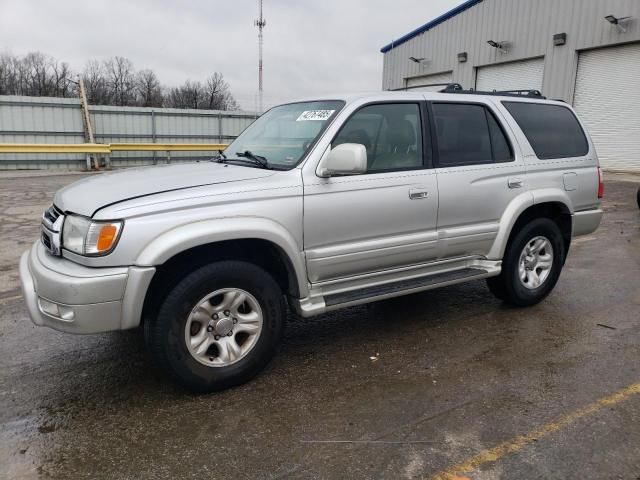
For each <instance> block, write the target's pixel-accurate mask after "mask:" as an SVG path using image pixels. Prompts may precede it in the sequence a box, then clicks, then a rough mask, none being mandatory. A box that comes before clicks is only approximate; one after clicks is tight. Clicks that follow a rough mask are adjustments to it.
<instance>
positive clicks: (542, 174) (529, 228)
mask: <svg viewBox="0 0 640 480" xmlns="http://www.w3.org/2000/svg"><path fill="white" fill-rule="evenodd" d="M447 90H449V89H447ZM602 194H603V184H602V178H601V172H600V169H599V166H598V159H597V156H596V152H595V149H594V147H593V144H592V142H591V141H590V139H589V137H588V136H587V134H586V133H585V131H584V128H583V126H582V125H581V123H580V121H579V120H578V118H577V117H576V115H575V113H574V111H573V110H572V109H571V107H570V106H569V105H567V104H565V103H563V102H561V101H550V100H546V99H544V97H542V96H541V95H540V94H539V92H509V93H500V92H491V93H485V94H482V93H481V92H470V91H467V92H465V91H451V92H450V93H436V92H434V93H427V92H422V93H420V92H384V93H376V94H366V95H365V94H362V95H350V96H331V97H327V98H321V99H315V100H310V101H302V102H296V103H289V104H286V105H280V106H277V107H274V108H272V109H271V110H269V111H267V112H266V113H265V114H264V115H262V116H261V117H260V118H258V119H257V120H256V121H255V122H254V123H253V124H252V125H250V126H249V127H248V128H247V129H246V130H245V131H244V132H243V133H242V134H241V135H240V136H239V137H238V138H237V139H236V140H234V141H233V142H232V143H231V144H230V145H229V146H228V147H227V148H226V150H224V152H222V153H221V155H220V157H218V158H216V159H212V160H211V161H207V162H199V163H190V164H174V165H162V166H156V167H149V168H139V169H131V170H126V171H121V172H112V173H105V174H101V175H95V176H91V177H89V178H86V179H84V180H81V181H79V182H76V183H74V184H71V185H70V186H68V187H66V188H63V189H62V190H60V191H59V192H57V193H56V195H55V198H54V201H53V205H52V206H51V207H50V208H49V209H48V210H47V211H46V212H45V213H44V215H43V218H42V229H41V238H40V239H39V240H38V241H37V242H36V243H35V244H34V245H33V247H32V248H31V250H30V251H28V252H25V253H24V255H23V256H22V258H21V261H20V275H21V280H22V287H23V293H24V298H25V301H26V304H27V307H28V310H29V314H30V316H31V318H32V320H33V322H34V323H35V324H36V325H43V326H48V327H51V328H54V329H56V330H61V331H64V332H70V333H96V332H105V331H110V330H124V329H131V328H135V327H138V326H141V325H142V326H143V328H144V334H145V340H146V343H147V345H148V348H149V350H150V351H151V352H152V354H153V356H154V357H155V358H156V359H157V361H158V362H159V364H160V365H161V366H162V367H164V369H165V370H166V371H167V372H168V373H169V374H170V375H171V376H172V377H173V378H174V379H176V380H178V381H179V382H180V383H182V384H183V385H184V386H186V387H188V388H190V389H193V390H197V391H211V390H217V389H221V388H226V387H229V386H232V385H237V384H239V383H242V382H245V381H247V380H248V379H249V378H251V377H252V376H253V375H255V374H256V373H258V372H259V371H260V370H261V369H262V368H263V367H264V366H265V365H266V364H267V362H268V361H269V360H270V358H271V357H272V355H273V353H274V350H275V347H276V344H277V342H278V339H279V338H280V336H281V334H282V330H283V324H284V321H285V312H286V306H287V304H288V306H289V307H291V308H292V309H293V310H295V311H296V312H297V313H298V314H299V315H301V316H303V317H310V316H313V315H318V314H321V313H324V312H327V311H330V310H335V309H339V308H344V307H348V306H352V305H358V304H362V303H366V302H372V301H376V300H380V299H385V298H390V297H395V296H398V295H405V294H408V293H413V292H418V291H423V290H428V289H432V288H437V287H443V286H447V285H452V284H456V283H461V282H467V281H471V280H478V279H486V281H487V284H488V286H489V290H490V291H491V292H492V293H493V294H494V295H495V296H497V297H498V298H499V299H501V300H503V301H505V302H507V303H509V304H512V305H515V306H519V307H525V306H528V305H533V304H535V303H537V302H540V301H541V300H542V299H544V298H545V297H546V296H547V295H548V294H549V292H551V290H552V289H553V287H554V286H555V284H556V282H557V281H558V277H559V276H560V271H561V269H562V267H563V265H564V263H565V260H566V258H567V253H568V251H569V247H570V245H571V239H572V237H574V236H577V235H584V234H588V233H591V232H593V231H594V230H596V228H597V227H598V225H599V223H600V220H601V217H602V210H601V209H600V198H601V197H602Z"/></svg>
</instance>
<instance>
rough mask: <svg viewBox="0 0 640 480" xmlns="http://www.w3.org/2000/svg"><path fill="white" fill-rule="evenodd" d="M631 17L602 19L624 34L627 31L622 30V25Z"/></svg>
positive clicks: (610, 16)
mask: <svg viewBox="0 0 640 480" xmlns="http://www.w3.org/2000/svg"><path fill="white" fill-rule="evenodd" d="M630 18H631V17H629V16H627V17H616V16H615V15H607V16H605V17H604V19H605V20H606V21H607V22H609V23H610V24H611V25H615V27H616V28H617V29H618V31H620V32H622V33H625V32H626V31H627V29H626V28H624V25H623V24H624V23H626V20H628V19H630Z"/></svg>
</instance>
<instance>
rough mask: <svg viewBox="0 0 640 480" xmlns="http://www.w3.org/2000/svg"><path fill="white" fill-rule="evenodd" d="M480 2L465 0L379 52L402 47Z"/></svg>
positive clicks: (478, 0)
mask: <svg viewBox="0 0 640 480" xmlns="http://www.w3.org/2000/svg"><path fill="white" fill-rule="evenodd" d="M480 2H482V0H467V1H466V2H464V3H462V4H460V5H458V6H457V7H456V8H454V9H452V10H449V11H448V12H446V13H443V14H442V15H440V16H439V17H438V18H435V19H434V20H431V21H430V22H429V23H425V24H424V25H422V26H421V27H418V28H416V29H415V30H412V31H411V32H409V33H407V34H406V35H403V36H402V37H400V38H399V39H397V40H394V41H393V42H391V43H390V44H389V45H385V46H384V47H382V48H381V49H380V51H381V52H382V53H387V52H388V51H389V50H391V49H393V48H395V47H397V46H398V45H402V44H403V43H405V42H408V41H409V40H411V39H412V38H413V37H417V36H418V35H420V34H421V33H424V32H426V31H427V30H431V29H432V28H433V27H435V26H436V25H440V24H441V23H442V22H446V21H447V20H449V19H450V18H452V17H455V16H456V15H458V14H460V13H462V12H464V11H465V10H467V9H469V8H471V7H473V6H474V5H477V4H478V3H480Z"/></svg>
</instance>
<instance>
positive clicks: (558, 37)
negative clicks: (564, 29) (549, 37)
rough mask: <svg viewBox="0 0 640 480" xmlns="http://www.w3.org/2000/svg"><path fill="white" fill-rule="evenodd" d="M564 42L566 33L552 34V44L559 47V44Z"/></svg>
mask: <svg viewBox="0 0 640 480" xmlns="http://www.w3.org/2000/svg"><path fill="white" fill-rule="evenodd" d="M565 43H567V34H566V33H556V34H555V35H554V36H553V44H554V45H555V46H556V47H559V46H560V45H564V44H565Z"/></svg>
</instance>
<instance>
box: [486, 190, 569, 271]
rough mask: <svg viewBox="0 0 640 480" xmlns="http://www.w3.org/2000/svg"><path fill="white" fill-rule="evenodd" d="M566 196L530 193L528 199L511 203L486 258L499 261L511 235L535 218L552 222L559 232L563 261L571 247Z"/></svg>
mask: <svg viewBox="0 0 640 480" xmlns="http://www.w3.org/2000/svg"><path fill="white" fill-rule="evenodd" d="M570 205H571V204H570V202H569V201H568V198H567V197H566V195H563V194H560V195H557V194H554V195H549V194H547V195H536V194H535V193H531V194H530V197H529V199H526V198H522V199H520V200H519V201H517V202H516V201H514V202H512V204H511V205H509V208H508V209H507V212H505V215H503V218H502V221H501V222H500V229H499V233H498V237H497V238H496V241H495V242H494V245H493V247H492V248H491V251H490V252H489V255H488V258H490V259H501V258H502V257H503V256H504V252H505V250H506V248H507V245H508V244H509V242H510V241H511V238H513V235H514V234H515V233H517V232H518V231H519V229H520V228H521V227H522V226H523V225H525V224H526V223H528V222H530V221H531V220H533V219H535V218H549V219H551V220H553V221H554V222H555V223H556V224H557V225H558V227H559V228H560V231H561V232H562V238H563V241H564V247H565V259H566V256H567V253H568V252H569V247H570V245H571V229H572V225H571V223H572V217H571V214H572V209H571V207H570Z"/></svg>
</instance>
